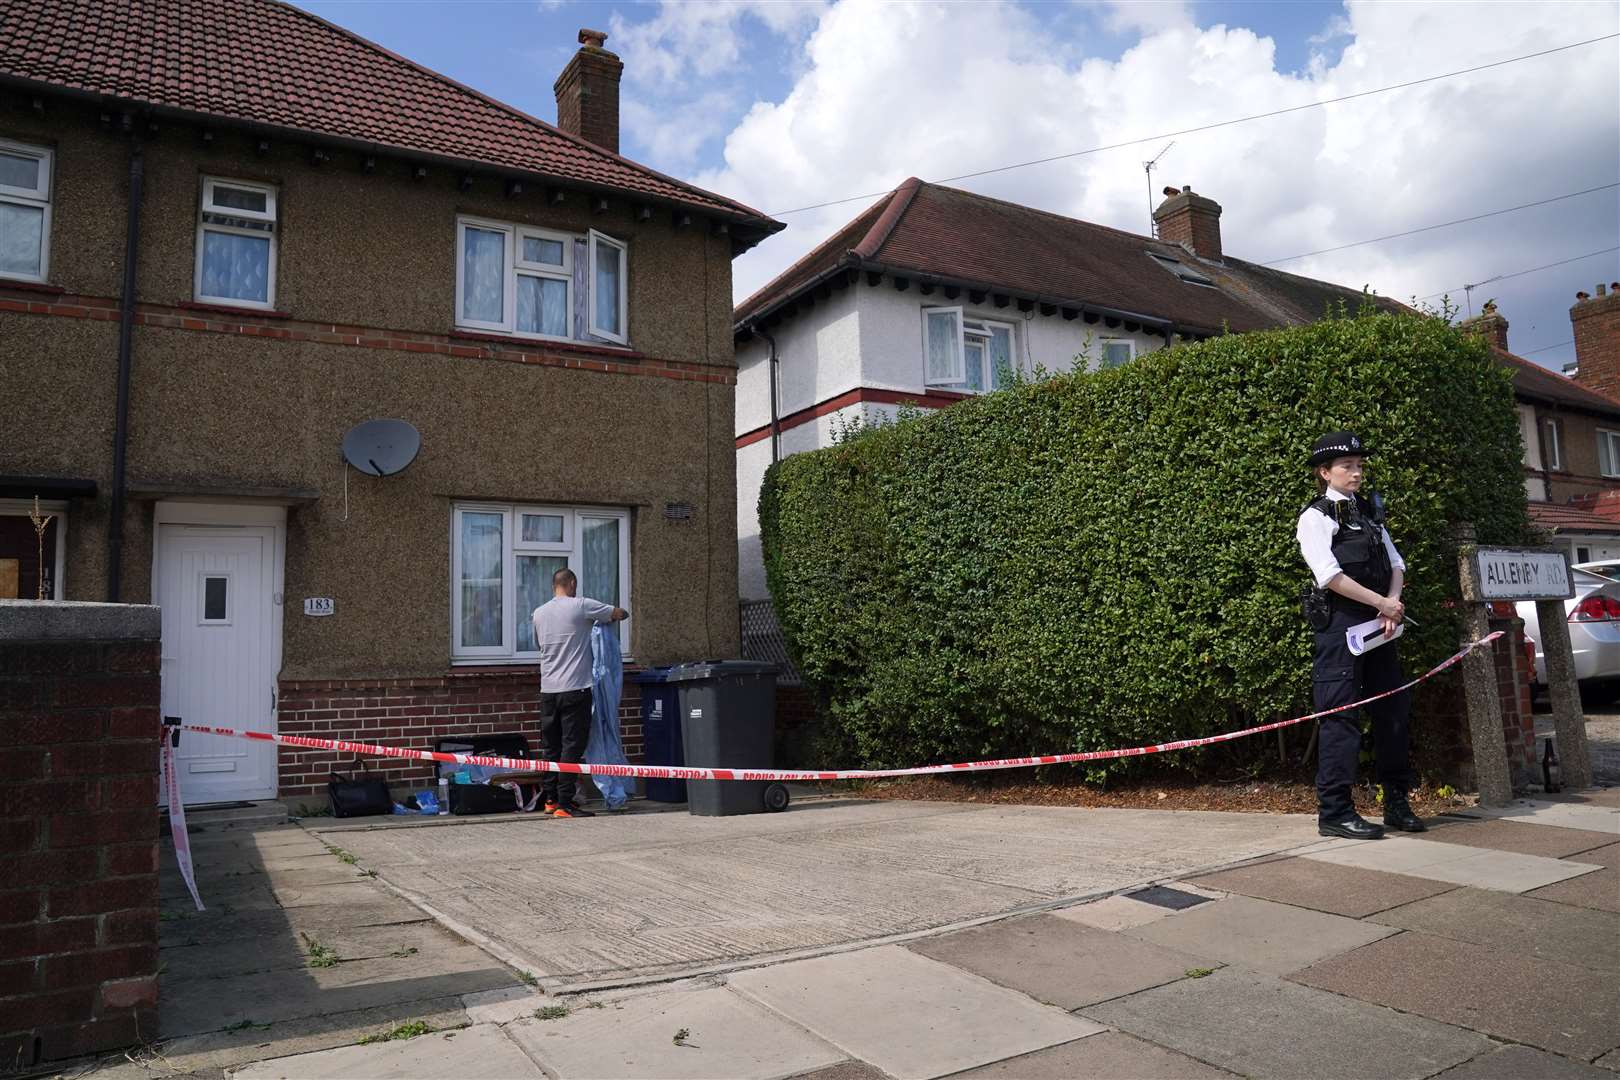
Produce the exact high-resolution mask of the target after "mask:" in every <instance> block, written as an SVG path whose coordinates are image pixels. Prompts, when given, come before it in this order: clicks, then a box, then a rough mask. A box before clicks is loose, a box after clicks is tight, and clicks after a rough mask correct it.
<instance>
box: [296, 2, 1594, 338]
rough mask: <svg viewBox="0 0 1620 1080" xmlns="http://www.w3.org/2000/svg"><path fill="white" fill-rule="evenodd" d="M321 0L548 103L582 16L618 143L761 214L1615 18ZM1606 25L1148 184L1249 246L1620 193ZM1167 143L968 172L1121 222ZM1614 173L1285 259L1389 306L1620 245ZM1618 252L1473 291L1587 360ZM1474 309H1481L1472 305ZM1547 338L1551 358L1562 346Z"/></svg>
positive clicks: (1209, 144) (495, 89) (1141, 206)
mask: <svg viewBox="0 0 1620 1080" xmlns="http://www.w3.org/2000/svg"><path fill="white" fill-rule="evenodd" d="M301 6H303V7H306V8H308V9H309V10H311V11H313V12H315V13H316V14H319V15H321V16H322V17H324V18H327V19H329V20H331V21H333V22H335V23H337V24H339V25H341V26H343V27H345V28H347V29H349V30H352V31H354V32H356V33H358V34H361V35H362V36H364V37H367V38H370V39H372V40H373V41H376V42H379V43H380V44H382V45H384V46H386V47H388V48H390V49H392V50H394V51H395V52H398V53H401V54H403V55H405V56H407V57H409V58H411V59H412V60H415V61H417V62H418V63H422V64H425V65H426V66H428V67H431V68H434V69H436V70H438V71H441V72H443V73H445V74H447V75H449V76H451V77H452V78H455V79H457V80H459V81H461V82H464V83H467V84H469V85H471V86H473V87H475V88H477V89H479V90H481V91H483V92H485V93H487V94H490V95H491V96H493V97H496V98H499V99H500V100H502V101H505V102H508V103H509V104H512V105H514V106H516V107H518V108H520V109H523V110H524V111H526V112H529V113H530V114H532V115H534V116H537V117H539V118H540V119H542V120H546V121H551V120H553V119H554V118H555V101H554V99H553V97H552V91H551V84H552V81H553V80H554V79H555V77H556V75H557V73H558V72H559V71H560V70H561V69H562V66H563V65H564V64H565V63H566V62H567V59H568V57H569V55H570V54H571V53H572V52H573V51H574V49H575V48H576V47H577V43H576V38H575V34H576V32H577V30H578V29H579V28H580V27H581V26H590V27H593V28H597V29H602V30H606V31H608V32H609V33H610V38H609V41H608V47H609V48H610V49H613V50H614V51H616V52H618V53H619V54H620V55H621V56H622V57H623V59H624V61H625V65H626V73H625V82H624V86H623V100H622V108H621V112H622V117H623V146H622V150H623V152H624V153H625V154H627V155H628V156H630V157H633V158H636V159H637V160H641V161H645V162H646V163H648V164H650V165H652V166H654V167H655V168H659V169H662V170H664V171H666V172H669V173H672V174H674V175H677V176H680V177H683V178H685V179H689V180H693V181H694V182H697V183H701V184H704V185H705V186H707V187H711V188H713V189H714V190H718V191H721V192H724V193H726V194H728V195H731V196H733V197H735V198H739V199H741V200H743V201H744V202H747V203H749V204H751V205H754V206H756V207H758V208H759V209H762V210H765V211H767V212H778V211H783V210H787V209H791V208H794V207H800V206H804V205H808V204H810V203H816V202H821V201H824V200H827V199H834V198H839V197H842V196H847V195H855V194H862V193H869V192H879V191H884V190H887V189H889V188H891V187H893V186H894V185H895V184H896V183H898V182H899V181H900V180H902V179H904V178H905V177H906V176H908V175H918V176H922V177H923V178H925V179H931V180H935V179H941V178H944V177H948V176H952V175H956V174H959V173H964V172H970V171H973V170H975V169H979V168H985V167H990V166H995V165H1000V164H1005V163H1008V162H1013V161H1020V160H1028V159H1030V158H1034V157H1040V156H1043V155H1047V154H1052V153H1061V152H1063V151H1066V150H1077V149H1082V148H1085V147H1089V146H1095V145H1099V144H1102V143H1108V142H1113V141H1117V140H1120V139H1124V138H1136V137H1139V136H1145V135H1150V134H1153V133H1155V132H1162V131H1171V130H1176V129H1179V128H1183V127H1189V126H1194V125H1198V124H1205V123H1210V122H1213V121H1217V120H1223V119H1228V118H1231V117H1234V116H1243V115H1250V114H1253V113H1257V112H1264V111H1267V110H1269V109H1274V108H1278V107H1285V106H1289V105H1296V104H1302V103H1306V102H1310V101H1317V100H1321V99H1323V98H1327V97H1333V96H1339V95H1342V94H1347V93H1357V92H1360V91H1364V90H1368V89H1374V88H1377V87H1380V86H1387V85H1390V84H1393V83H1398V82H1404V81H1406V80H1409V79H1413V78H1420V77H1424V76H1428V75H1434V74H1440V73H1443V72H1447V71H1455V70H1457V69H1459V68H1464V67H1469V66H1472V65H1475V64H1482V63H1491V62H1493V61H1497V60H1501V59H1506V58H1509V57H1513V56H1518V55H1523V54H1525V53H1530V52H1535V51H1538V50H1540V49H1545V48H1548V47H1551V46H1554V45H1561V44H1568V43H1572V42H1575V41H1579V40H1582V39H1585V38H1591V37H1595V36H1599V35H1601V34H1605V33H1610V34H1612V33H1615V32H1616V31H1620V4H1616V3H1614V2H1612V0H1590V2H1584V0H1583V2H1568V0H1542V2H1517V0H1506V2H1501V3H1491V4H1484V3H1467V2H1455V3H1424V2H1411V3H1378V2H1371V0H1351V2H1349V3H1340V2H1331V0H1330V2H1269V3H1268V2H1255V0H1204V2H1199V0H1151V2H1150V0H1139V2H1122V0H1046V2H1038V3H1037V2H1024V3H986V2H976V0H964V2H956V3H928V2H922V0H918V2H904V3H901V2H890V3H882V2H879V0H836V2H821V0H810V2H804V3H773V2H769V0H734V2H722V0H682V2H679V3H675V2H668V0H662V2H647V3H594V2H592V3H556V2H554V0H520V2H495V0H458V2H454V3H452V2H436V0H386V2H383V0H304V2H303V3H302V5H301ZM1617 85H1620V48H1617V47H1616V43H1615V42H1614V41H1607V42H1602V43H1600V44H1597V45H1593V46H1586V47H1584V48H1581V49H1578V50H1572V51H1569V52H1565V53H1560V54H1558V55H1557V56H1555V57H1550V58H1544V59H1541V60H1533V61H1525V62H1523V63H1519V64H1513V65H1509V66H1506V67H1503V68H1498V69H1495V70H1493V71H1490V72H1482V73H1478V74H1474V75H1468V76H1463V77H1460V78H1456V79H1447V80H1442V81H1440V82H1436V83H1431V84H1427V85H1425V86H1423V87H1419V88H1415V89H1410V90H1403V91H1399V92H1397V93H1394V94H1389V95H1379V96H1374V97H1370V98H1365V99H1362V100H1359V101H1356V102H1351V103H1346V104H1342V105H1330V106H1326V107H1323V108H1313V109H1308V110H1306V111H1304V112H1302V113H1296V114H1293V115H1291V116H1289V117H1287V118H1282V119H1276V120H1263V121H1257V122H1255V123H1252V124H1246V125H1242V126H1241V127H1238V128H1227V129H1224V130H1222V131H1220V132H1215V133H1207V134H1204V135H1196V136H1189V137H1183V138H1179V139H1177V140H1176V145H1175V147H1174V148H1173V149H1172V150H1171V152H1170V154H1169V155H1167V156H1166V157H1165V159H1164V162H1163V164H1162V166H1161V169H1160V172H1159V173H1157V174H1155V177H1154V181H1153V187H1154V190H1157V189H1158V188H1159V187H1162V186H1163V185H1164V184H1166V183H1172V184H1176V185H1180V184H1192V185H1193V186H1194V188H1195V189H1196V190H1198V191H1200V192H1202V193H1204V194H1208V195H1209V196H1210V197H1212V198H1214V199H1216V200H1217V201H1219V202H1221V203H1222V205H1223V207H1225V213H1224V214H1223V218H1222V230H1223V240H1224V244H1225V247H1226V249H1227V251H1228V252H1230V253H1232V254H1235V255H1238V256H1241V257H1244V258H1249V259H1253V260H1256V261H1265V260H1269V259H1275V258H1281V257H1283V256H1287V255H1294V254H1299V253H1302V252H1307V251H1314V250H1317V249H1320V248H1327V247H1334V246H1338V245H1341V244H1349V243H1353V242H1355V241H1359V240H1363V239H1367V238H1369V237H1374V236H1379V235H1383V234H1386V233H1391V232H1398V231H1401V230H1404V229H1411V228H1417V227H1420V226H1425V225H1431V224H1435V223H1437V222H1442V221H1448V220H1451V219H1453V218H1459V217H1465V216H1469V215H1472V214H1478V213H1483V212H1486V211H1490V210H1496V209H1500V208H1505V207H1509V206H1513V205H1516V204H1519V203H1523V202H1529V201H1533V200H1537V199H1544V198H1549V197H1552V196H1556V195H1562V194H1566V193H1568V192H1573V191H1577V190H1581V189H1584V188H1589V187H1596V186H1599V185H1602V184H1607V183H1614V182H1616V181H1620V95H1617V94H1616V92H1615V88H1616V86H1617ZM1161 145H1162V143H1154V144H1152V145H1146V144H1144V145H1141V146H1135V147H1128V148H1125V149H1122V150H1119V151H1113V152H1110V153H1105V154H1098V155H1093V156H1088V157H1083V158H1078V159H1073V160H1070V161H1066V162H1059V163H1054V164H1051V165H1043V166H1038V167H1034V168H1029V169H1022V170H1016V171H1013V172H1009V173H1002V174H998V175H997V176H994V177H985V178H981V179H979V180H973V181H966V182H963V183H962V184H961V185H960V186H963V187H969V188H972V189H974V190H979V191H983V192H985V193H987V194H992V195H996V196H998V197H1002V198H1008V199H1013V200H1015V201H1020V202H1025V203H1028V204H1030V205H1035V206H1040V207H1042V208H1044V209H1048V210H1052V211H1055V212H1058V213H1065V214H1071V215H1073V216H1077V217H1082V218H1086V219H1087V220H1092V221H1098V222H1101V223H1104V224H1108V225H1112V226H1115V227H1117V228H1124V229H1129V230H1132V231H1138V232H1141V231H1145V230H1146V228H1147V212H1146V190H1147V189H1146V184H1145V178H1144V176H1143V173H1142V168H1141V163H1142V161H1143V160H1144V159H1146V158H1148V157H1151V156H1153V154H1155V153H1156V152H1157V151H1158V149H1159V147H1160V146H1161ZM1616 191H1617V189H1609V190H1607V191H1602V192H1598V193H1595V194H1593V195H1588V196H1584V197H1581V198H1577V199H1570V200H1565V201H1563V202H1559V203H1556V204H1553V205H1550V206H1546V207H1540V208H1536V209H1533V210H1526V211H1520V212H1517V213H1514V214H1509V215H1503V216H1500V217H1495V218H1490V219H1487V220H1485V221H1480V222H1475V223H1472V224H1468V225H1462V226H1456V227H1454V228H1448V229H1444V230H1438V231H1435V232H1431V233H1426V234H1423V235H1421V236H1418V237H1411V238H1407V239H1402V240H1395V241H1387V242H1384V243H1381V244H1375V245H1366V246H1362V247H1357V248H1352V249H1350V250H1347V251H1343V252H1337V253H1333V254H1330V255H1324V256H1319V257H1313V258H1310V259H1302V260H1297V261H1291V262H1288V263H1286V264H1284V265H1283V266H1282V268H1283V269H1287V270H1291V271H1294V272H1298V273H1303V274H1309V275H1311V276H1318V277H1324V278H1327V279H1329V280H1334V281H1338V282H1340V283H1342V284H1346V285H1351V286H1356V287H1359V286H1361V285H1362V284H1371V285H1372V286H1373V287H1374V288H1375V289H1377V290H1378V291H1380V292H1382V293H1385V294H1386V295H1391V296H1394V297H1396V298H1398V299H1402V300H1409V299H1410V298H1411V297H1413V296H1418V295H1426V294H1429V293H1433V292H1437V291H1439V290H1441V289H1451V288H1456V287H1460V286H1462V285H1464V284H1466V283H1471V282H1478V281H1483V280H1485V279H1486V278H1489V277H1492V276H1495V275H1503V274H1512V273H1516V272H1518V271H1522V270H1525V269H1528V268H1531V267H1535V266H1539V265H1542V264H1544V263H1550V262H1554V261H1556V260H1560V259H1565V258H1570V257H1573V256H1576V255H1581V254H1584V253H1587V252H1591V251H1595V250H1597V249H1600V248H1604V247H1610V246H1615V245H1617V244H1620V197H1617V195H1616ZM863 205H864V203H863V202H859V201H856V202H851V203H847V204H844V205H840V206H835V207H828V208H825V209H822V210H817V211H812V212H808V213H803V214H794V215H786V216H784V217H783V220H784V221H787V222H788V224H789V228H788V230H787V231H785V232H784V233H782V234H780V235H778V236H776V237H773V238H772V239H771V240H769V241H767V242H766V243H765V244H763V245H761V246H760V248H758V249H756V250H755V251H754V252H751V253H749V254H748V255H746V256H744V257H743V258H742V259H739V260H738V262H737V264H736V266H735V280H736V292H737V295H738V298H739V299H740V298H741V297H742V296H744V295H746V294H747V293H749V292H751V291H752V290H753V289H754V288H756V287H758V286H759V285H761V284H763V283H764V282H765V281H767V280H768V279H769V278H770V277H771V276H772V275H773V274H774V273H776V272H778V271H779V270H780V269H781V268H783V267H785V266H786V265H787V264H789V263H791V262H792V261H793V260H794V259H795V258H797V257H798V256H799V255H802V254H803V253H804V252H805V251H806V250H808V249H809V248H810V247H811V246H813V245H814V244H816V243H818V242H819V241H820V240H822V239H824V238H825V237H826V236H827V235H828V234H829V233H830V232H832V231H833V230H834V229H836V228H837V227H838V226H839V225H840V224H842V223H843V222H844V221H846V220H848V219H849V218H850V217H852V216H854V215H855V214H856V213H857V212H859V210H860V209H861V207H862V206H863ZM1617 278H1620V257H1617V255H1616V254H1615V253H1609V254H1606V255H1601V256H1597V257H1592V258H1587V259H1583V260H1581V261H1579V262H1575V263H1572V264H1570V265H1567V266H1564V267H1560V268H1557V269H1554V270H1548V271H1543V272H1539V273H1535V274H1527V275H1523V276H1520V277H1515V278H1511V279H1508V280H1504V281H1500V282H1497V283H1493V284H1490V285H1486V286H1483V287H1482V288H1481V289H1479V290H1476V291H1475V293H1474V294H1473V296H1472V297H1471V302H1472V303H1473V304H1474V306H1476V307H1477V305H1478V304H1479V303H1480V302H1482V301H1483V300H1484V299H1485V298H1486V297H1494V298H1496V299H1497V301H1498V304H1499V306H1500V308H1501V310H1502V313H1503V314H1504V315H1505V316H1506V317H1507V318H1508V319H1509V321H1510V323H1511V324H1512V330H1511V331H1510V344H1511V346H1512V347H1513V348H1514V349H1515V350H1516V351H1519V352H1521V353H1533V355H1532V356H1531V359H1534V360H1536V361H1538V362H1540V363H1543V364H1546V365H1548V366H1551V367H1558V366H1560V365H1561V364H1562V363H1564V362H1565V361H1567V360H1569V359H1572V358H1573V350H1572V348H1570V347H1569V346H1568V345H1567V344H1565V343H1566V342H1568V340H1569V338H1570V334H1569V321H1568V314H1567V313H1568V308H1569V305H1570V303H1571V302H1572V301H1573V299H1574V293H1575V291H1576V290H1577V289H1586V290H1588V291H1590V290H1591V289H1592V287H1593V284H1594V283H1595V282H1597V281H1600V280H1601V281H1612V280H1615V279H1617ZM1458 301H1459V304H1461V303H1463V302H1465V301H1464V297H1463V296H1462V294H1460V293H1459V295H1458ZM1549 346H1550V347H1549Z"/></svg>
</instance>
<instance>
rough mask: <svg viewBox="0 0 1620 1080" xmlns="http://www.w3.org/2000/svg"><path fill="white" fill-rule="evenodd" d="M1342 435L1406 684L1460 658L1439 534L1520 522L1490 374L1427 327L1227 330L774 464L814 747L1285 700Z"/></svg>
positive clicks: (773, 566)
mask: <svg viewBox="0 0 1620 1080" xmlns="http://www.w3.org/2000/svg"><path fill="white" fill-rule="evenodd" d="M1338 428H1351V429H1353V430H1355V431H1357V432H1358V433H1360V435H1361V436H1362V438H1363V439H1365V440H1366V441H1367V442H1368V443H1369V445H1371V446H1372V447H1373V448H1374V453H1375V456H1374V457H1373V458H1372V460H1371V464H1370V467H1369V481H1368V482H1369V484H1370V485H1371V486H1373V487H1375V488H1376V489H1377V490H1379V491H1380V492H1382V493H1383V495H1384V497H1385V499H1386V501H1387V503H1388V506H1389V513H1390V519H1391V525H1392V533H1393V535H1394V537H1395V540H1396V542H1397V544H1398V545H1399V546H1400V548H1401V551H1402V554H1403V555H1404V556H1405V558H1406V561H1407V565H1408V573H1407V588H1406V592H1405V599H1406V600H1407V604H1408V607H1409V609H1410V610H1411V611H1412V613H1413V615H1414V616H1415V617H1416V618H1417V619H1418V620H1419V621H1420V622H1421V627H1420V628H1415V629H1412V630H1409V631H1408V632H1407V635H1406V639H1405V643H1404V644H1403V652H1404V654H1405V655H1404V659H1405V662H1406V666H1407V667H1408V669H1409V670H1410V671H1413V672H1416V671H1421V670H1425V669H1426V668H1427V667H1429V666H1430V665H1431V664H1433V663H1435V662H1436V661H1438V660H1439V659H1440V658H1442V657H1443V656H1445V655H1447V654H1449V653H1450V652H1451V651H1452V650H1453V649H1455V647H1456V645H1455V643H1456V641H1457V632H1458V623H1457V617H1456V613H1455V611H1454V610H1453V609H1451V608H1450V607H1449V606H1448V605H1446V603H1445V601H1446V600H1447V599H1448V598H1451V597H1453V596H1455V594H1456V592H1457V573H1456V543H1455V541H1454V539H1453V536H1452V526H1453V523H1455V522H1459V521H1472V522H1474V523H1475V525H1476V527H1477V529H1478V533H1479V537H1480V539H1481V541H1482V542H1487V543H1503V544H1517V543H1524V542H1526V541H1527V538H1528V535H1529V534H1528V528H1529V524H1528V519H1527V515H1526V509H1525V493H1524V484H1523V476H1522V472H1521V467H1520V459H1521V449H1520V437H1519V433H1518V417H1517V413H1516V410H1515V406H1514V400H1513V393H1512V385H1511V381H1510V377H1509V375H1508V373H1507V372H1506V371H1505V370H1504V369H1503V368H1502V367H1501V366H1500V365H1498V364H1496V363H1495V362H1493V361H1492V360H1491V358H1490V357H1489V355H1488V353H1487V351H1486V349H1485V347H1484V345H1483V344H1482V343H1480V342H1479V341H1478V340H1477V339H1474V338H1471V337H1468V336H1466V335H1464V334H1462V333H1460V332H1459V331H1457V330H1455V329H1453V328H1451V327H1448V326H1447V325H1445V323H1444V322H1443V321H1441V320H1439V319H1433V318H1427V317H1423V316H1417V315H1387V314H1378V315H1370V314H1364V315H1362V316H1360V317H1356V318H1344V317H1339V318H1335V319H1329V320H1327V321H1324V322H1321V323H1317V324H1314V325H1311V326H1306V327H1298V328H1291V329H1286V330H1278V331H1271V332H1265V333H1253V334H1244V335H1241V336H1225V337H1221V338H1216V339H1212V340H1209V341H1205V342H1201V343H1199V344H1196V345H1190V346H1182V347H1178V348H1174V349H1167V350H1163V351H1160V352H1154V353H1150V354H1147V355H1145V356H1142V357H1140V358H1138V359H1137V360H1135V361H1133V362H1132V363H1130V364H1128V365H1126V366H1123V367H1120V368H1114V369H1110V370H1106V371H1101V372H1096V373H1075V374H1067V375H1062V376H1058V377H1054V378H1051V379H1049V380H1044V381H1040V382H1031V383H1024V384H1022V385H1018V386H1015V387H1013V388H1012V389H1009V390H1006V391H1002V392H1000V393H996V394H991V395H988V396H985V397H981V398H976V399H973V400H969V401H965V402H963V403H961V404H959V405H955V406H953V407H951V408H950V409H946V410H943V411H940V412H936V413H931V414H927V415H923V416H916V417H912V418H907V419H903V420H902V421H901V422H899V423H895V424H891V425H888V426H883V427H879V428H876V429H869V430H865V431H862V432H859V433H857V434H855V435H853V436H851V437H849V438H847V439H846V441H844V442H842V443H841V444H839V445H835V446H832V447H829V448H827V449H823V450H818V451H815V452H813V453H807V454H800V455H796V456H793V457H789V458H786V459H784V460H783V461H781V462H780V463H778V464H777V465H774V466H773V467H772V469H771V470H770V472H769V473H768V474H767V475H766V478H765V484H764V487H763V489H762V491H761V496H760V529H761V534H762V539H763V543H764V550H765V565H766V572H767V576H768V580H769V583H770V589H771V595H772V597H773V598H774V601H775V605H776V611H777V615H778V617H779V618H780V620H781V623H782V627H783V629H784V631H785V633H786V635H787V637H788V640H789V643H790V647H791V648H792V650H793V653H794V658H795V660H796V662H797V664H798V666H799V670H800V672H801V673H802V674H803V675H804V677H805V679H806V680H807V681H808V682H809V683H810V685H811V686H812V687H813V688H814V689H815V691H816V692H817V694H818V697H819V698H820V700H821V701H822V702H823V705H824V711H825V722H826V723H827V724H828V725H829V726H830V730H829V732H828V733H827V734H828V736H829V737H830V742H831V744H832V745H835V746H838V747H841V748H842V749H843V750H844V753H843V755H842V756H843V757H844V759H845V762H846V763H849V764H860V765H863V766H866V767H872V768H890V767H898V766H907V765H915V764H920V763H924V762H930V761H954V760H965V759H974V758H985V757H1000V756H1008V755H1015V754H1026V753H1056V752H1064V751H1069V750H1074V751H1080V750H1094V749H1103V748H1108V747H1115V746H1133V745H1139V744H1143V743H1152V742H1159V741H1164V740H1168V739H1172V738H1186V737H1194V736H1200V735H1206V734H1212V733H1215V732H1218V731H1224V730H1231V729H1233V728H1235V727H1239V726H1242V725H1245V724H1247V723H1251V722H1261V721H1263V720H1269V719H1280V718H1284V717H1286V716H1290V715H1298V713H1299V712H1300V711H1305V708H1306V706H1307V705H1308V704H1309V701H1310V673H1309V672H1310V650H1311V644H1310V635H1309V632H1308V630H1307V629H1306V627H1305V624H1304V621H1303V619H1302V617H1301V616H1300V613H1299V607H1298V594H1299V589H1300V586H1301V585H1302V584H1303V583H1304V582H1305V581H1306V580H1307V577H1308V572H1307V571H1306V569H1305V567H1304V564H1303V562H1302V561H1301V559H1300V557H1299V552H1298V549H1297V547H1296V545H1295V541H1294V523H1295V519H1296V517H1297V516H1298V514H1299V512H1300V510H1301V508H1302V507H1303V506H1304V505H1305V504H1306V503H1307V502H1308V501H1309V500H1310V499H1311V498H1312V497H1313V496H1314V494H1315V486H1314V482H1313V480H1312V478H1311V476H1310V474H1309V471H1308V470H1307V469H1306V467H1305V466H1304V464H1303V461H1304V458H1305V457H1306V453H1307V448H1308V447H1309V446H1310V444H1311V443H1312V442H1313V441H1314V440H1315V439H1316V438H1317V437H1318V436H1320V435H1321V434H1322V433H1324V432H1326V431H1330V430H1334V429H1338ZM1269 742H1270V740H1254V743H1255V744H1256V747H1255V749H1256V752H1259V751H1263V750H1264V749H1265V746H1264V745H1263V744H1264V743H1269ZM1176 757H1177V758H1181V759H1183V760H1185V759H1186V758H1187V757H1188V755H1176Z"/></svg>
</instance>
